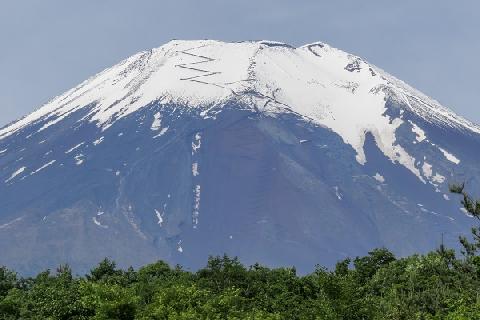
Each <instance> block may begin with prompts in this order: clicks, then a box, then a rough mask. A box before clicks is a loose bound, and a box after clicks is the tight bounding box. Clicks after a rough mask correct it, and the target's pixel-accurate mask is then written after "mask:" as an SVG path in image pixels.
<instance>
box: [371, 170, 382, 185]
mask: <svg viewBox="0 0 480 320" xmlns="http://www.w3.org/2000/svg"><path fill="white" fill-rule="evenodd" d="M373 178H374V179H375V180H377V181H378V182H380V183H384V182H385V178H384V177H383V176H382V175H381V174H380V173H378V172H377V173H376V174H375V175H374V176H373Z"/></svg>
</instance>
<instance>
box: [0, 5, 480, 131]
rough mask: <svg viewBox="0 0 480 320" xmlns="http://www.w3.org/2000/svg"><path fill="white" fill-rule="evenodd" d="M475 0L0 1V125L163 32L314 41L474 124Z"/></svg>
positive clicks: (479, 28)
mask: <svg viewBox="0 0 480 320" xmlns="http://www.w3.org/2000/svg"><path fill="white" fill-rule="evenodd" d="M479 32H480V2H479V1H478V0H458V1H447V0H402V1H393V0H368V1H358V0H348V1H347V0H335V1H331V0H241V1H240V0H238V1H233V0H135V1H134V0H129V1H124V0H82V1H66V0H0V125H3V124H5V123H7V122H9V121H11V120H13V119H15V118H17V117H20V116H22V115H24V114H26V113H28V112H30V111H32V110H33V109H36V108H38V107H39V106H40V105H41V104H43V103H44V102H46V101H48V100H49V99H50V98H52V97H53V96H56V95H58V94H60V93H62V92H64V91H66V90H67V89H70V88H71V87H73V86H75V85H77V84H78V83H80V82H81V81H83V80H85V79H86V78H88V77H89V76H91V75H93V74H95V73H97V72H99V71H101V70H103V69H104V68H106V67H109V66H111V65H113V64H115V63H116V62H118V61H120V60H121V59H123V58H126V57H128V56H130V55H132V54H133V53H136V52H138V51H141V50H145V49H150V48H152V47H158V46H160V45H161V44H163V43H165V42H167V41H168V40H170V39H172V38H176V39H206V38H208V39H220V40H226V41H237V40H248V39H269V40H277V41H283V42H287V43H290V44H292V45H302V44H305V43H308V42H314V41H324V42H327V43H329V44H330V45H332V46H335V47H338V48H341V49H343V50H345V51H348V52H351V53H354V54H357V55H359V56H361V57H363V58H365V59H367V60H369V61H370V62H371V63H373V64H376V65H378V66H379V67H381V68H383V69H385V70H386V71H388V72H390V73H392V74H393V75H395V76H397V77H398V78H400V79H402V80H404V81H406V82H408V83H410V84H411V85H413V86H414V87H416V88H417V89H420V90H421V91H423V92H425V93H426V94H428V95H430V96H432V97H434V98H435V99H437V100H439V101H440V102H441V103H443V104H444V105H446V106H448V107H450V108H452V109H453V110H454V111H456V112H457V113H459V114H461V115H463V116H465V117H467V118H469V119H471V120H473V121H475V122H477V123H480V108H479V107H480V106H479V105H478V100H479V96H480V90H479V85H480V83H479V81H478V78H479V76H478V75H479V74H480V62H479V61H480V35H479Z"/></svg>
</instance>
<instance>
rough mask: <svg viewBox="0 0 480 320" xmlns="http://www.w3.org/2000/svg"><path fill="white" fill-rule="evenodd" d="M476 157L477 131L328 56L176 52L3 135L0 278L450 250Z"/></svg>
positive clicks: (99, 83) (262, 47)
mask: <svg viewBox="0 0 480 320" xmlns="http://www.w3.org/2000/svg"><path fill="white" fill-rule="evenodd" d="M26 94H27V93H26ZM479 158H480V127H479V126H478V125H475V124H473V123H471V122H469V121H467V120H465V119H463V118H461V117H459V116H457V115H455V114H454V113H453V112H452V111H450V110H448V109H447V108H444V107H442V106H441V105H440V104H439V103H437V102H436V101H434V100H432V99H430V98H428V97H426V96H425V95H423V94H421V93H420V92H418V91H416V90H414V89H413V88H411V87H409V86H408V85H406V84H405V83H403V82H401V81H399V80H397V79H395V78H394V77H392V76H390V75H388V74H386V73H385V72H383V71H382V70H380V69H378V68H376V67H375V66H373V65H371V64H369V63H367V62H366V61H364V60H362V59H360V58H358V57H356V56H353V55H349V54H347V53H345V52H342V51H340V50H338V49H335V48H332V47H329V46H328V45H326V44H323V43H315V44H310V45H306V46H303V47H299V48H293V47H291V46H289V45H286V44H283V43H277V42H268V41H257V42H241V43H223V42H218V41H206V40H205V41H171V42H169V43H168V44H166V45H164V46H162V47H160V48H158V49H153V50H150V51H147V52H141V53H139V54H136V55H134V56H132V57H131V58H128V59H126V60H124V61H122V62H121V63H119V64H118V65H116V66H114V67H112V68H110V69H107V70H105V71H103V72H101V73H100V74H98V75H96V76H94V77H92V78H90V79H89V80H87V81H85V82H84V83H82V84H80V85H79V86H78V87H76V88H74V89H72V90H70V91H68V92H66V93H65V94H63V95H61V96H59V97H56V98H54V99H53V100H52V101H50V102H49V103H47V104H46V105H44V106H43V107H41V108H40V109H38V110H37V111H35V112H33V113H31V114H30V115H28V116H26V117H24V118H23V119H20V120H18V121H16V122H14V123H12V124H10V125H8V126H6V127H4V128H3V129H0V206H1V207H0V252H1V253H2V254H0V265H2V264H3V265H7V266H9V267H13V268H15V269H17V270H19V271H21V272H24V273H33V272H37V271H39V270H41V269H43V268H47V267H50V268H52V267H55V266H56V265H58V264H59V263H65V262H68V263H69V264H71V265H72V266H73V267H74V269H75V270H78V271H79V272H83V271H86V270H88V269H89V268H90V267H91V266H92V265H93V264H94V263H96V262H98V261H99V260H100V259H102V258H103V257H105V256H108V257H111V258H113V259H115V260H116V261H118V263H119V264H120V265H122V266H126V265H134V266H136V265H141V264H145V263H149V262H152V261H155V260H157V259H164V260H166V261H169V262H171V263H180V264H182V265H184V266H186V267H189V268H196V267H198V266H200V265H202V264H203V262H204V261H205V259H206V257H207V256H208V255H209V254H223V253H229V254H231V255H237V256H239V257H240V258H241V259H242V261H245V262H246V263H250V262H252V263H253V262H256V261H261V262H264V263H266V264H269V265H273V266H279V265H293V264H295V265H297V266H298V268H299V270H311V268H312V266H313V265H315V264H317V263H320V264H323V265H331V264H333V263H334V262H335V261H336V260H338V259H341V258H344V257H346V256H355V255H360V254H364V253H365V252H367V251H368V250H370V249H372V248H374V247H380V246H387V247H388V248H391V249H392V250H393V251H394V252H395V253H397V254H400V255H404V254H409V253H412V252H416V251H425V250H430V249H432V248H434V247H435V246H437V245H438V244H439V242H440V239H441V235H442V234H444V238H445V241H446V243H447V244H449V245H454V244H455V243H456V242H457V237H458V235H459V234H466V233H468V232H469V229H470V225H471V224H472V223H473V221H472V219H471V218H470V217H468V216H467V215H466V214H465V213H464V212H463V211H462V210H461V209H460V206H461V205H460V204H459V201H458V199H456V198H452V197H451V196H450V195H449V193H448V183H449V182H455V181H463V180H467V182H468V184H469V189H470V190H473V191H474V192H475V191H479V190H480V189H479V186H480V184H479V181H478V179H477V178H476V177H479V176H480V175H479V168H478V165H477V162H478V159H479Z"/></svg>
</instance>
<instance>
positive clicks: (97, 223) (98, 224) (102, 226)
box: [92, 217, 108, 229]
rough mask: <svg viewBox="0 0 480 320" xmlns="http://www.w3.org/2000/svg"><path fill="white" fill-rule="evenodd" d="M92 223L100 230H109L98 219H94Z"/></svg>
mask: <svg viewBox="0 0 480 320" xmlns="http://www.w3.org/2000/svg"><path fill="white" fill-rule="evenodd" d="M92 221H93V223H95V224H96V225H97V226H99V227H100V228H103V229H108V226H106V225H103V224H101V223H100V221H98V219H97V217H92Z"/></svg>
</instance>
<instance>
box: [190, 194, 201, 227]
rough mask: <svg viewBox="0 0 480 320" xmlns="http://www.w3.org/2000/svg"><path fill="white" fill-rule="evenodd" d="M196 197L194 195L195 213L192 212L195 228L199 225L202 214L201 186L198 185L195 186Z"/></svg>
mask: <svg viewBox="0 0 480 320" xmlns="http://www.w3.org/2000/svg"><path fill="white" fill-rule="evenodd" d="M193 193H194V197H193V213H192V222H193V226H194V228H196V226H197V225H198V217H199V216H200V200H201V197H200V196H201V187H200V185H196V186H195V188H194V191H193Z"/></svg>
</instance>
